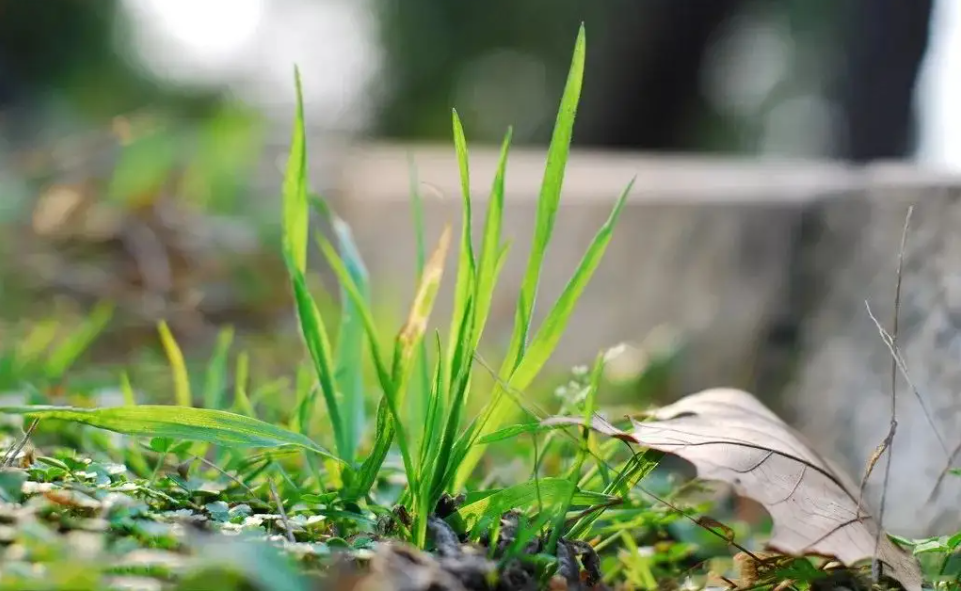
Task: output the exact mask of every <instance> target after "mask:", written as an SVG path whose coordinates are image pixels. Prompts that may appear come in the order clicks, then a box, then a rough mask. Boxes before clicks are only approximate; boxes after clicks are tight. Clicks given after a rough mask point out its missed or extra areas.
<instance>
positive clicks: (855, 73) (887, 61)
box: [837, 0, 934, 162]
mask: <svg viewBox="0 0 961 591" xmlns="http://www.w3.org/2000/svg"><path fill="white" fill-rule="evenodd" d="M933 4H934V1H933V0H909V1H908V2H905V1H904V0H852V1H851V2H847V3H846V4H845V8H846V9H847V10H846V11H845V13H844V16H845V21H846V26H845V27H844V28H843V30H844V32H845V34H844V45H843V48H844V50H843V53H844V57H845V64H846V68H845V72H844V75H842V76H841V77H840V82H841V84H840V88H839V89H838V95H839V96H838V98H837V101H838V104H839V106H840V108H841V112H842V114H843V116H842V121H843V125H844V129H843V130H842V131H843V133H842V137H841V146H840V150H839V151H838V154H837V156H839V157H840V158H844V159H849V160H853V161H855V162H867V161H871V160H878V159H889V158H903V157H905V156H907V155H909V154H910V153H911V152H912V151H913V149H914V137H913V136H914V127H915V120H914V109H913V98H914V88H915V83H916V82H917V77H918V71H919V69H920V66H921V62H922V60H923V59H924V55H925V52H926V50H927V47H928V35H929V32H930V20H931V13H932V10H933Z"/></svg>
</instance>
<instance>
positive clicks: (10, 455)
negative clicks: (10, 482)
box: [0, 419, 40, 468]
mask: <svg viewBox="0 0 961 591" xmlns="http://www.w3.org/2000/svg"><path fill="white" fill-rule="evenodd" d="M39 424H40V419H34V420H33V422H32V423H30V426H29V427H27V430H26V431H24V433H23V438H22V439H20V441H18V442H17V444H16V445H14V446H13V447H11V448H10V451H8V452H7V455H5V456H4V457H3V462H2V463H0V468H6V467H7V466H9V465H11V464H12V463H13V460H15V459H16V458H17V454H18V453H20V451H21V450H22V449H23V448H24V446H25V445H27V441H28V440H29V439H30V435H32V434H33V431H34V429H36V428H37V425H39Z"/></svg>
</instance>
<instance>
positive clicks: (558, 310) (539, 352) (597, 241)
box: [508, 180, 634, 390]
mask: <svg viewBox="0 0 961 591" xmlns="http://www.w3.org/2000/svg"><path fill="white" fill-rule="evenodd" d="M633 185H634V181H633V180H631V182H630V183H628V185H627V187H626V188H625V189H624V191H623V192H622V193H621V195H620V197H618V199H617V203H616V204H615V205H614V209H613V210H611V213H610V215H609V216H608V218H607V221H606V222H604V225H603V226H601V229H600V230H598V232H597V234H595V235H594V239H593V240H592V241H591V244H590V246H588V248H587V252H586V253H585V254H584V257H583V258H582V259H581V262H580V264H579V265H578V266H577V270H576V271H574V275H573V276H572V277H571V279H570V281H568V282H567V285H566V286H565V287H564V291H563V292H561V295H560V297H559V298H558V299H557V301H556V302H555V303H554V306H553V307H552V308H551V310H550V312H548V314H547V317H546V318H545V319H544V323H543V324H542V325H541V326H540V327H539V328H538V330H537V332H536V333H535V335H534V338H533V339H532V340H531V344H530V346H529V347H528V349H527V352H526V353H525V355H524V358H523V359H522V360H521V362H520V364H518V366H517V368H516V369H515V370H514V373H513V374H512V375H511V379H510V380H508V383H509V384H510V385H511V386H512V387H514V388H515V389H517V390H523V389H525V388H527V387H528V386H529V385H530V384H531V382H532V381H533V380H534V378H535V377H537V374H538V373H539V372H540V371H541V369H542V368H543V367H544V364H545V363H547V360H548V359H549V358H550V356H551V355H552V354H553V353H554V349H555V348H556V347H557V343H558V342H559V341H560V339H561V336H562V335H563V334H564V330H565V329H566V328H567V322H568V320H570V317H571V314H572V313H573V312H574V308H575V306H576V305H577V301H578V300H579V299H580V297H581V294H582V293H583V292H584V288H585V287H587V284H588V283H590V280H591V277H593V276H594V271H596V270H597V267H598V265H600V263H601V260H602V259H603V258H604V253H605V252H606V251H607V247H608V245H609V244H610V242H611V239H612V238H613V237H614V228H615V226H616V225H617V220H618V218H619V217H620V215H621V210H622V209H623V208H624V203H625V201H626V200H627V196H628V194H629V193H630V191H631V188H632V187H633Z"/></svg>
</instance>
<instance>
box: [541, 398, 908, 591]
mask: <svg viewBox="0 0 961 591" xmlns="http://www.w3.org/2000/svg"><path fill="white" fill-rule="evenodd" d="M652 414H653V418H654V419H655V420H653V421H646V422H637V421H634V429H633V431H631V432H630V433H627V434H625V433H624V432H620V433H619V434H615V433H613V432H612V430H614V431H616V429H615V428H614V427H613V426H611V425H610V424H609V423H605V422H602V423H598V422H597V421H595V424H594V425H592V426H593V427H594V428H595V429H597V430H599V431H601V432H603V433H606V434H608V435H612V436H617V437H620V438H624V435H629V436H630V439H631V440H633V441H634V442H636V443H638V444H640V445H643V446H645V447H649V448H652V449H657V450H660V451H663V452H665V453H671V454H675V455H677V456H679V457H681V458H683V459H685V460H687V461H689V462H691V463H692V464H694V466H695V468H697V471H698V476H699V477H700V478H703V479H705V480H721V481H724V482H728V483H730V484H732V485H733V486H734V487H735V490H736V491H737V492H738V494H740V495H742V496H746V497H749V498H752V499H754V500H756V501H758V502H759V503H761V504H762V505H763V506H764V508H765V509H766V510H767V511H768V513H770V514H771V518H772V519H773V521H774V530H773V533H772V536H771V540H770V542H769V546H770V547H771V548H772V549H774V550H777V551H779V552H782V553H784V554H791V555H805V554H807V555H822V556H829V557H834V558H836V559H838V560H839V561H841V562H842V563H844V564H846V565H848V566H851V565H853V564H854V563H856V562H858V561H861V560H866V559H871V558H873V557H874V556H875V536H876V533H877V531H878V525H877V522H876V521H875V520H874V518H873V517H871V516H870V515H868V514H866V512H865V511H864V510H863V509H862V511H861V512H860V515H859V513H858V487H857V485H856V484H855V483H854V482H853V481H852V480H851V478H850V477H849V476H848V475H847V474H845V473H844V472H843V471H842V470H840V469H838V468H837V466H835V465H834V464H832V463H831V462H830V461H829V460H827V459H826V458H823V457H821V456H820V455H818V454H817V453H816V452H815V451H814V450H813V449H812V448H811V446H810V445H808V444H807V443H805V442H804V439H803V438H802V436H801V435H800V434H798V433H797V432H796V431H794V429H792V428H791V427H790V426H788V425H787V424H786V423H784V421H782V420H781V419H780V418H778V416H777V415H775V414H774V413H773V412H771V411H770V410H769V409H768V408H767V407H766V406H764V405H763V404H761V402H760V401H759V400H758V399H757V398H755V397H754V396H753V395H751V394H749V393H747V392H744V391H741V390H735V389H727V388H718V389H711V390H705V391H702V392H699V393H697V394H692V395H690V396H686V397H684V398H682V399H680V400H679V401H677V402H675V403H674V404H671V405H668V406H665V407H663V408H661V409H658V410H657V411H655V412H654V413H652ZM549 421H551V422H571V421H576V419H572V420H566V419H560V420H558V419H557V418H555V419H549ZM576 422H580V421H576ZM877 556H878V558H879V559H880V560H881V561H882V562H883V563H884V564H886V565H887V567H888V570H889V573H888V574H890V575H891V576H892V577H893V578H895V579H897V580H898V581H899V582H900V583H901V584H902V585H904V587H905V588H906V589H907V590H908V591H920V589H921V570H920V567H919V566H918V563H917V561H916V560H915V559H914V557H913V556H911V555H910V554H909V553H907V552H906V551H904V550H902V549H901V548H899V547H898V546H896V545H895V544H894V542H892V541H891V540H890V539H889V538H888V537H887V536H881V539H880V543H879V544H878V547H877Z"/></svg>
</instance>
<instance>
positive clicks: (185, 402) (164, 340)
mask: <svg viewBox="0 0 961 591" xmlns="http://www.w3.org/2000/svg"><path fill="white" fill-rule="evenodd" d="M157 330H158V332H159V333H160V342H161V344H163V348H164V352H165V353H166V354H167V361H168V362H169V363H170V370H171V372H173V378H174V399H175V400H176V401H177V404H178V405H180V406H192V405H193V396H192V395H191V393H190V376H189V375H188V373H187V365H186V364H185V363H184V354H183V352H182V351H181V350H180V345H178V344H177V340H176V339H175V338H174V335H173V334H172V333H171V332H170V327H169V326H167V322H166V321H164V320H161V321H160V324H158V325H157Z"/></svg>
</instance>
